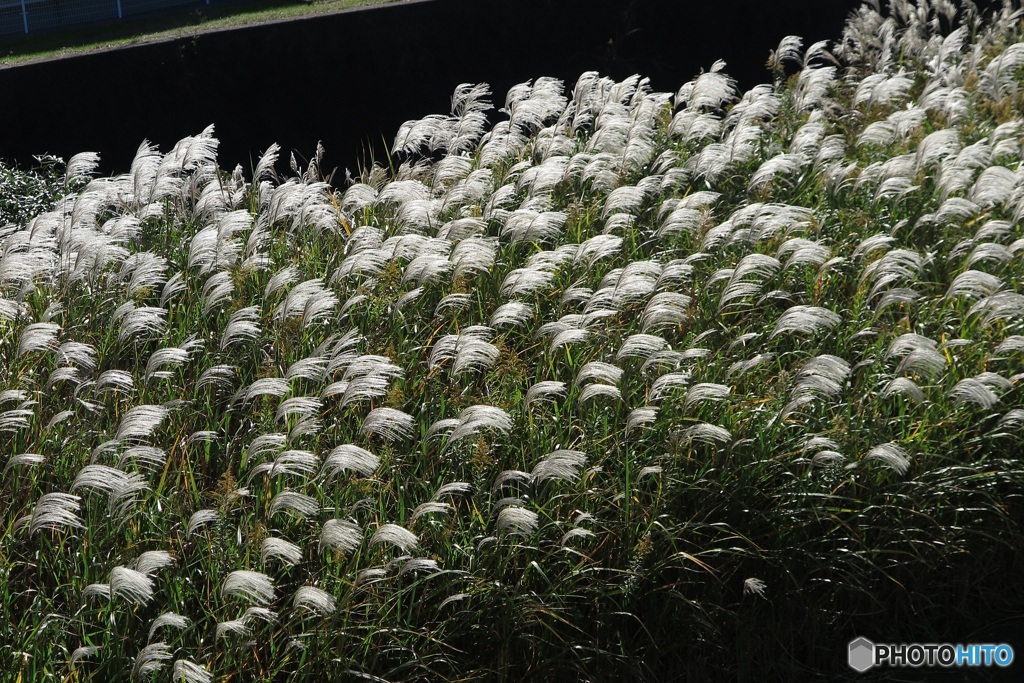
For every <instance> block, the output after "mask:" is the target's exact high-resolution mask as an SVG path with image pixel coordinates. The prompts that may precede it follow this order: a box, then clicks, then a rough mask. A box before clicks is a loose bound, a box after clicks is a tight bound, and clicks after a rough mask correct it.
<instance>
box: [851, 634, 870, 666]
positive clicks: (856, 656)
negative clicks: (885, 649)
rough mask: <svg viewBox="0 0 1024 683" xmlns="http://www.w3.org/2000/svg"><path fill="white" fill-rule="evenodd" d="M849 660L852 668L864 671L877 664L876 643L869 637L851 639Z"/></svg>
mask: <svg viewBox="0 0 1024 683" xmlns="http://www.w3.org/2000/svg"><path fill="white" fill-rule="evenodd" d="M848 661H849V663H850V668H851V669H853V670H854V671H857V672H859V673H864V672H865V671H867V670H868V669H870V668H871V667H873V666H874V665H875V644H874V643H872V642H871V641H870V640H868V639H867V638H857V639H855V640H851V641H850V651H849V659H848Z"/></svg>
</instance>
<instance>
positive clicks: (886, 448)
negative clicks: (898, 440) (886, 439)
mask: <svg viewBox="0 0 1024 683" xmlns="http://www.w3.org/2000/svg"><path fill="white" fill-rule="evenodd" d="M864 460H878V461H880V462H881V463H882V464H883V465H885V466H886V467H888V468H889V469H891V470H894V471H896V472H898V473H899V474H906V472H907V470H908V469H909V468H910V458H909V457H908V456H907V452H906V451H905V450H904V449H903V448H901V447H900V446H898V445H896V444H894V443H884V444H881V445H879V446H875V447H874V448H872V449H871V450H870V451H868V452H867V455H865V456H864Z"/></svg>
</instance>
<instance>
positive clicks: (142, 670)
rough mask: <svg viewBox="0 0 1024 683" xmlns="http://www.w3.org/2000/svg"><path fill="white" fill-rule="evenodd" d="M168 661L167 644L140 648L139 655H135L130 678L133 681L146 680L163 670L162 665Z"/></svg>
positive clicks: (168, 649) (168, 648) (169, 656)
mask: <svg viewBox="0 0 1024 683" xmlns="http://www.w3.org/2000/svg"><path fill="white" fill-rule="evenodd" d="M170 659H171V647H170V645H168V644H167V643H152V644H150V645H147V646H146V647H144V648H142V650H141V651H140V652H139V654H137V655H135V664H134V665H133V666H132V678H133V679H134V680H143V679H146V678H148V677H150V676H152V675H153V674H155V673H156V672H157V671H160V670H161V669H162V668H164V665H165V664H166V663H167V662H168V661H169V660H170Z"/></svg>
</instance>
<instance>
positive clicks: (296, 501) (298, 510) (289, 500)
mask: <svg viewBox="0 0 1024 683" xmlns="http://www.w3.org/2000/svg"><path fill="white" fill-rule="evenodd" d="M282 511H284V512H288V513H290V514H292V515H294V516H296V517H298V518H299V519H306V518H307V517H313V516H315V515H317V514H319V512H320V502H319V501H318V500H317V499H316V498H313V497H312V496H307V495H305V494H303V493H299V492H298V491H289V490H287V489H285V490H284V491H281V492H280V493H278V494H277V495H276V496H274V497H273V499H272V500H271V501H270V509H269V515H270V516H271V517H273V516H274V515H276V514H277V513H278V512H282Z"/></svg>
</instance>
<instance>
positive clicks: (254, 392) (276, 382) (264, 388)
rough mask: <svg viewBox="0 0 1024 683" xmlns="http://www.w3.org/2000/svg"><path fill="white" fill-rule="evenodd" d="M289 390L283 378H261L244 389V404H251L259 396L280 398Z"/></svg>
mask: <svg viewBox="0 0 1024 683" xmlns="http://www.w3.org/2000/svg"><path fill="white" fill-rule="evenodd" d="M289 390H290V386H289V384H288V380H286V379H284V378H283V377H262V378H260V379H258V380H256V381H255V382H253V383H252V384H250V385H249V386H248V387H246V388H245V390H244V393H243V395H244V399H245V403H251V402H252V401H253V400H254V399H256V398H258V397H259V396H273V397H275V398H280V397H282V396H284V395H285V394H287V393H288V391H289Z"/></svg>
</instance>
